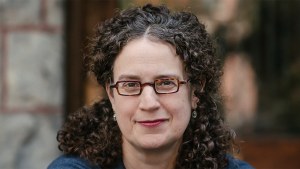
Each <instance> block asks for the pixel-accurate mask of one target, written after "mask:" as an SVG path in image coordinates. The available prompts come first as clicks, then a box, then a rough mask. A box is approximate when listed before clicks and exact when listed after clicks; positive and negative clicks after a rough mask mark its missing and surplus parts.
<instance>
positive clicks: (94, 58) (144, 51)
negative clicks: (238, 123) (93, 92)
mask: <svg viewBox="0 0 300 169" xmlns="http://www.w3.org/2000/svg"><path fill="white" fill-rule="evenodd" d="M90 47H91V48H90V49H91V50H90V53H89V54H88V55H87V56H86V60H85V61H86V63H87V66H88V68H89V69H90V71H91V72H93V73H94V74H95V76H96V77H97V81H98V83H99V84H101V85H102V86H105V90H106V92H107V96H108V97H107V99H103V100H102V101H100V102H98V103H95V104H94V105H93V106H91V107H84V108H82V109H81V110H79V111H77V112H75V113H73V114H71V115H70V116H69V117H68V119H67V121H66V122H65V124H64V126H63V128H62V129H61V130H60V131H59V132H58V136H57V139H58V141H59V148H60V150H62V151H63V152H64V154H65V155H63V156H61V157H59V158H58V159H56V160H55V161H54V162H53V163H52V164H51V165H50V166H49V167H48V168H49V169H57V168H98V169H99V168H101V169H107V168H112V169H121V168H127V169H137V168H138V169H141V168H142V169H148V168H151V169H154V168H155V169H174V168H176V169H179V168H182V169H196V168H228V169H231V168H251V167H250V166H249V165H248V164H247V163H245V162H242V161H239V160H236V159H234V158H233V157H232V156H230V155H229V154H228V153H229V152H230V150H231V149H232V148H233V146H232V144H233V139H234V133H233V132H232V131H231V130H230V129H229V128H227V127H226V126H225V125H224V123H223V120H222V115H221V113H220V112H219V110H218V109H217V106H216V95H217V92H218V87H219V85H220V76H221V70H220V65H219V63H218V60H217V58H216V57H215V51H214V48H213V45H212V42H211V39H210V37H209V35H208V33H207V32H206V30H205V27H204V25H203V24H202V23H199V21H198V19H197V17H196V16H195V15H193V14H191V13H188V12H175V13H171V12H170V11H169V10H168V9H167V8H166V7H165V6H158V7H155V6H152V5H145V6H143V7H136V8H132V9H128V10H125V11H123V12H120V13H119V14H118V15H116V16H115V17H113V18H112V19H110V20H107V21H105V22H104V23H103V24H102V25H101V26H100V27H99V28H98V29H97V32H96V36H95V38H94V39H93V40H92V42H91V46H90Z"/></svg>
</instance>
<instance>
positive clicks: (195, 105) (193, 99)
mask: <svg viewBox="0 0 300 169" xmlns="http://www.w3.org/2000/svg"><path fill="white" fill-rule="evenodd" d="M194 92H195V89H192V100H191V101H192V109H196V107H197V103H198V102H199V98H198V97H196V95H195V94H194Z"/></svg>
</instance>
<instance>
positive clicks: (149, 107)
mask: <svg viewBox="0 0 300 169" xmlns="http://www.w3.org/2000/svg"><path fill="white" fill-rule="evenodd" d="M158 99H159V98H158V95H157V94H156V93H155V91H154V89H153V87H152V86H145V87H144V88H143V91H142V93H141V95H140V103H139V108H140V109H141V110H144V111H154V110H157V109H158V108H159V106H160V103H159V100H158Z"/></svg>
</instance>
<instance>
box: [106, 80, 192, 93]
mask: <svg viewBox="0 0 300 169" xmlns="http://www.w3.org/2000/svg"><path fill="white" fill-rule="evenodd" d="M162 79H175V80H176V81H177V84H178V86H177V89H176V90H175V91H173V92H169V93H160V92H158V91H157V90H156V88H155V81H158V80H160V79H155V80H154V81H153V82H145V83H142V82H141V81H138V80H120V81H117V82H116V83H115V84H111V85H110V86H109V87H110V88H111V89H112V88H116V89H117V92H118V94H119V95H121V96H138V95H140V94H142V92H143V89H144V87H145V86H151V87H152V88H153V90H154V92H155V93H156V94H172V93H177V92H178V91H179V87H180V85H181V84H187V83H188V80H179V79H178V78H173V77H172V78H162ZM122 82H138V83H139V85H140V91H139V93H136V94H121V93H120V92H119V86H118V84H119V83H122Z"/></svg>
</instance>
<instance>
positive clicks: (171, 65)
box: [106, 38, 196, 150]
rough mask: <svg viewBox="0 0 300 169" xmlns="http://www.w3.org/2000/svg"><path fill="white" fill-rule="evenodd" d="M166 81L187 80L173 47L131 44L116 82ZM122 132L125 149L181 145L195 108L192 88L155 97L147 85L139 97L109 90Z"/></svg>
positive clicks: (141, 41)
mask: <svg viewBox="0 0 300 169" xmlns="http://www.w3.org/2000/svg"><path fill="white" fill-rule="evenodd" d="M165 77H176V78H178V79H179V80H181V81H183V80H186V76H185V71H184V67H183V63H182V61H181V59H180V57H179V56H177V55H176V52H175V49H174V47H173V46H171V45H169V44H167V43H164V42H162V41H153V40H149V39H147V38H140V39H135V40H132V41H130V42H129V43H128V44H127V45H126V46H125V47H124V48H123V50H122V51H121V53H120V54H119V55H118V56H117V58H116V60H115V63H114V69H113V78H114V83H116V82H117V81H124V80H125V81H126V80H134V81H140V82H141V83H146V82H151V83H152V82H153V81H154V80H156V79H160V78H165ZM106 90H107V93H108V96H109V99H110V101H111V103H112V106H113V109H114V111H115V114H116V119H117V123H118V125H119V127H120V130H121V132H122V138H123V147H124V146H130V147H134V148H138V149H144V150H146V149H158V148H166V147H170V146H171V147H172V146H174V145H177V146H178V145H180V143H181V141H182V135H183V133H184V131H185V129H186V127H187V125H188V123H189V120H190V116H191V109H192V108H193V107H195V106H196V98H193V97H192V91H191V88H190V86H189V84H188V83H187V84H181V85H180V86H179V91H178V92H176V93H172V94H156V93H155V91H154V89H153V88H152V87H151V86H149V85H146V86H145V87H144V88H143V90H142V93H141V94H140V95H136V96H122V95H119V94H118V92H117V90H116V89H115V88H113V89H110V88H109V87H107V88H106Z"/></svg>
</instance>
